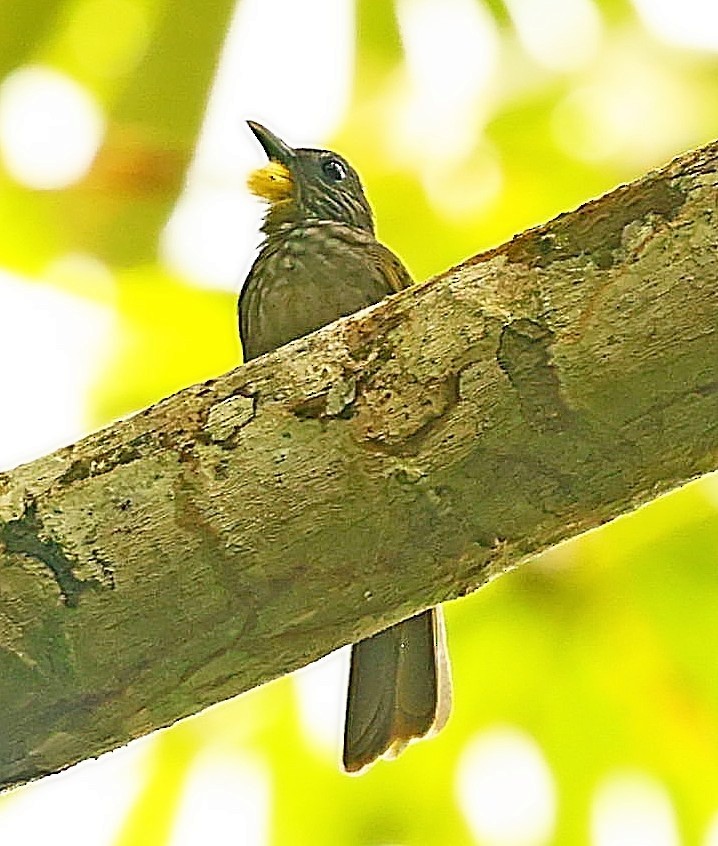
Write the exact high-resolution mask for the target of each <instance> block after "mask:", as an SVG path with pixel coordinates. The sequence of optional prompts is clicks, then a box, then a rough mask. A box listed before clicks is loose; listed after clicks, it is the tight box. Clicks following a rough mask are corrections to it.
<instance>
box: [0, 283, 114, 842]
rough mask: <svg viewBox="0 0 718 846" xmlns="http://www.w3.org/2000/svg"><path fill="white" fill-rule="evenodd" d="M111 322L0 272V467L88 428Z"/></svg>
mask: <svg viewBox="0 0 718 846" xmlns="http://www.w3.org/2000/svg"><path fill="white" fill-rule="evenodd" d="M113 326H114V316H113V312H112V310H111V308H109V307H107V306H104V305H100V304H96V303H90V302H88V301H87V300H86V299H84V298H82V297H77V296H74V295H71V294H66V293H63V292H61V291H58V290H57V289H56V288H53V287H51V286H50V285H44V284H40V283H36V282H33V281H32V280H24V279H22V278H20V277H16V276H12V275H10V274H8V273H5V272H2V271H0V361H2V362H3V369H2V378H3V413H2V414H0V469H8V468H10V467H13V466H15V465H16V464H20V463H22V462H25V461H31V460H32V459H33V458H37V457H39V456H41V455H44V454H46V453H48V452H51V451H52V450H53V449H56V448H57V447H60V446H63V445H64V444H68V443H72V442H73V441H75V440H77V439H78V438H79V437H81V436H82V435H84V434H85V433H86V431H87V417H86V407H87V405H86V403H87V393H88V390H89V388H90V386H91V385H92V383H93V381H94V380H95V378H96V377H97V375H98V373H99V371H100V368H101V367H102V362H103V360H104V356H105V354H106V353H108V352H109V345H110V343H111V332H112V328H113ZM0 842H2V841H1V840H0Z"/></svg>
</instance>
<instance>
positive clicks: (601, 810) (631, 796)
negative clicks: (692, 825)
mask: <svg viewBox="0 0 718 846" xmlns="http://www.w3.org/2000/svg"><path fill="white" fill-rule="evenodd" d="M590 832H591V838H590V843H591V846H680V843H681V840H680V837H679V835H678V827H677V823H676V815H675V811H674V809H673V805H672V803H671V799H670V796H669V795H668V792H667V791H666V789H665V788H664V787H663V785H662V784H661V783H660V782H658V781H657V780H656V779H655V778H653V777H652V776H650V775H649V774H648V773H643V772H639V771H629V772H618V773H614V774H611V775H609V776H607V777H606V778H605V779H604V780H603V781H602V782H601V783H600V784H599V785H598V787H597V788H596V791H595V793H594V796H593V801H592V803H591V813H590Z"/></svg>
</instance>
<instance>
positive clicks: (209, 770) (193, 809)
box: [169, 751, 271, 846]
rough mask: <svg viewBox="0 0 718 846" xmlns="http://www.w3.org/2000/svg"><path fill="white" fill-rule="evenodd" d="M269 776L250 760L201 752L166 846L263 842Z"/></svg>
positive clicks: (268, 807)
mask: <svg viewBox="0 0 718 846" xmlns="http://www.w3.org/2000/svg"><path fill="white" fill-rule="evenodd" d="M270 800H271V794H270V781H269V774H268V771H267V769H266V767H265V766H264V765H262V764H261V763H260V762H259V761H256V760H254V759H251V758H246V757H240V756H239V755H228V754H226V753H222V752H219V751H216V752H215V751H209V752H205V753H203V754H202V755H201V756H200V757H199V758H198V759H197V761H196V762H195V763H194V765H193V766H192V768H191V769H190V771H189V775H188V777H187V781H186V784H185V787H184V791H183V796H182V799H181V801H180V806H179V810H178V812H177V815H176V817H175V820H174V825H173V831H172V835H171V836H170V839H169V846H198V845H199V844H204V843H207V844H210V843H211V844H212V846H225V844H226V846H237V844H241V846H266V844H267V843H269V822H270V813H271V802H270Z"/></svg>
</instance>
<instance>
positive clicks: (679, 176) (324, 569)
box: [0, 143, 718, 786]
mask: <svg viewBox="0 0 718 846" xmlns="http://www.w3.org/2000/svg"><path fill="white" fill-rule="evenodd" d="M717 466H718V143H716V144H712V145H710V146H708V147H706V148H705V149H703V150H701V151H699V152H696V153H691V154H688V155H686V156H684V157H683V158H681V159H677V160H676V161H675V162H673V163H672V164H671V165H669V166H668V167H667V168H666V169H664V170H662V171H660V172H658V173H652V174H649V175H648V176H647V177H645V178H643V179H641V180H639V181H637V182H635V183H633V184H632V185H629V186H627V187H622V188H619V189H618V190H616V191H614V192H612V193H610V194H608V195H606V196H604V197H602V198H601V199H599V200H597V201H595V202H593V203H589V204H588V205H586V206H584V207H582V208H580V209H579V210H577V211H575V212H572V213H571V214H567V215H562V216H561V217H559V218H557V219H556V220H555V221H553V222H552V223H550V224H548V225H547V226H544V227H541V228H538V229H534V230H531V231H529V232H526V233H524V234H523V235H520V236H518V237H517V238H515V239H514V240H513V241H512V242H511V243H509V244H507V245H505V246H503V247H499V248H498V249H495V250H493V251H491V252H489V253H486V254H484V255H481V256H477V257H476V258H473V259H470V260H469V261H467V262H465V263H464V264H462V265H460V266H459V267H456V268H454V269H452V270H450V271H448V272H447V273H445V274H443V275H442V276H440V277H438V278H436V279H433V280H431V281H429V282H427V283H425V284H423V285H420V286H417V287H416V288H413V289H410V290H408V291H405V292H403V293H402V294H399V295H397V296H395V297H392V298H391V299H390V300H388V301H386V302H384V303H382V304H380V305H378V306H376V307H373V308H372V309H369V310H367V311H365V312H363V313H361V314H360V315H358V316H356V317H352V318H348V319H345V320H342V321H340V322H338V323H336V324H334V325H332V326H331V327H328V328H327V329H324V330H321V331H320V332H318V333H316V334H314V335H312V336H310V337H309V338H306V339H303V340H301V341H298V342H296V343H294V344H292V345H290V346H288V347H285V348H284V349H282V350H280V351H278V352H277V353H274V354H271V355H269V356H266V357H264V358H261V359H258V360H257V361H255V362H252V364H251V365H248V366H246V367H242V368H239V369H237V370H234V371H232V372H231V373H227V374H226V375H224V376H222V377H221V378H219V379H217V380H214V381H211V382H208V383H206V384H204V385H197V386H194V387H191V388H187V389H186V390H184V391H182V392H181V393H179V394H177V395H175V396H173V397H170V398H168V399H166V400H164V401H162V402H161V403H159V404H158V405H156V406H154V407H153V408H151V409H148V410H147V411H145V412H143V413H142V414H139V415H137V416H135V417H133V418H131V419H129V420H124V421H121V422H119V423H116V424H115V425H113V426H112V427H110V428H108V429H105V430H103V431H101V432H98V433H96V434H94V435H92V436H90V437H88V438H86V439H84V440H83V441H80V442H79V443H77V444H74V445H73V446H71V447H69V448H67V449H64V450H61V451H59V452H57V453H55V454H53V455H50V456H47V457H45V458H42V459H40V460H38V461H35V462H33V463H32V464H29V465H26V466H23V467H19V468H18V469H16V470H14V471H12V472H10V473H5V474H0V703H1V713H2V731H0V784H4V785H6V786H7V785H12V784H18V783H21V782H23V781H26V780H28V779H32V778H36V777H38V776H41V775H43V774H45V773H49V772H52V771H55V770H58V769H61V768H63V767H66V766H68V765H69V764H72V763H74V762H75V761H78V760H80V759H83V758H86V757H88V756H91V755H97V754H98V753H100V752H102V751H104V750H106V749H110V748H113V747H115V746H118V745H120V744H123V743H125V742H127V741H128V740H130V739H131V738H134V737H137V736H139V735H142V734H145V733H146V732H149V731H152V730H153V729H155V728H158V727H159V726H164V725H167V724H169V723H171V722H173V721H174V720H177V719H178V718H180V717H182V716H185V715H187V714H192V713H195V712H196V711H198V710H200V709H201V708H203V707H205V706H206V705H209V704H210V703H213V702H217V701H218V700H221V699H224V698H226V697H229V696H232V695H234V694H236V693H239V692H241V691H243V690H247V689H249V688H251V687H254V686H255V685H259V684H261V683H262V682H265V681H267V680H269V679H271V678H274V677H275V676H277V675H280V674H282V673H286V672H288V671H290V670H293V669H295V668H296V667H299V666H301V665H302V664H306V663H307V662H309V661H311V660H313V659H315V658H317V657H318V656H320V655H322V654H324V653H326V652H328V651H330V650H332V649H334V648H335V647H337V646H339V645H341V644H343V643H347V642H348V641H352V640H356V639H358V638H360V637H363V636H366V635H369V634H371V633H372V632H375V631H377V630H378V629H380V628H382V627H383V626H386V625H387V624H389V623H392V622H395V621H396V620H398V619H399V618H401V617H404V616H407V615H408V614H410V613H412V612H415V611H417V610H419V609H421V608H423V607H426V606H428V605H430V604H433V603H436V602H438V601H440V600H444V599H449V598H451V597H456V596H460V595H462V594H465V593H467V592H468V591H471V590H474V589H476V588H477V587H479V586H480V585H481V584H483V583H484V582H486V580H487V579H489V578H491V577H492V576H495V575H497V574H499V573H501V572H503V571H505V570H506V569H508V568H509V567H511V566H514V565H516V564H518V563H520V562H522V561H526V560H527V559H528V558H529V557H530V556H532V555H535V554H536V553H538V552H540V551H541V550H543V549H546V548H547V547H548V546H551V545H552V544H555V543H557V542H558V541H560V540H563V539H565V538H569V537H572V536H574V535H576V534H578V533H580V532H582V531H584V530H586V529H588V528H589V527H591V526H596V525H598V524H600V523H602V522H604V521H606V520H609V519H611V518H612V517H615V516H616V515H619V514H622V513H624V512H626V511H629V510H631V509H633V508H635V507H636V506H638V505H639V504H641V503H643V502H646V501H647V500H650V499H651V498H653V497H655V496H656V495H657V494H658V493H659V492H661V491H665V490H668V489H670V488H672V487H675V486H676V485H679V484H681V483H683V482H685V481H687V480H689V479H692V478H694V477H696V476H698V475H699V474H701V473H706V472H708V471H710V470H713V469H715V468H716V467H717Z"/></svg>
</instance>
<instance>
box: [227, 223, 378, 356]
mask: <svg viewBox="0 0 718 846" xmlns="http://www.w3.org/2000/svg"><path fill="white" fill-rule="evenodd" d="M247 285H248V290H247V291H246V294H245V296H244V297H243V304H242V308H243V309H245V311H246V313H245V315H244V325H245V331H244V334H246V336H247V337H246V338H243V341H244V342H245V343H246V345H247V348H248V350H249V351H250V354H251V356H252V357H253V356H254V355H261V354H262V353H264V352H268V351H269V350H271V349H275V348H276V347H279V346H282V345H283V344H285V343H288V342H289V341H291V340H294V339H295V338H299V337H301V336H302V335H307V334H309V333H310V332H313V331H314V330H315V329H318V328H320V327H321V326H325V325H326V324H328V323H331V322H333V321H334V320H337V319H338V318H340V317H342V316H344V315H347V314H352V313H353V312H355V311H358V310H359V309H362V308H365V307H366V306H368V305H371V304H372V303H375V302H378V301H379V300H381V299H382V298H383V297H384V296H386V295H387V294H388V293H390V291H391V289H390V287H389V285H388V283H387V282H386V280H385V279H384V278H383V276H382V273H381V268H377V267H376V262H375V260H374V258H373V255H372V253H371V250H370V249H369V242H368V240H367V238H366V237H365V236H364V235H363V233H359V235H356V234H354V233H352V232H347V231H346V227H340V226H337V227H332V225H331V224H317V225H308V226H302V227H296V226H295V227H292V228H291V229H287V230H285V231H284V232H282V233H281V237H270V238H268V239H267V241H266V242H265V245H264V246H263V248H262V250H261V251H260V254H259V256H258V258H257V261H256V262H255V265H254V267H253V269H252V273H251V275H250V278H249V280H248V282H247Z"/></svg>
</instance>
